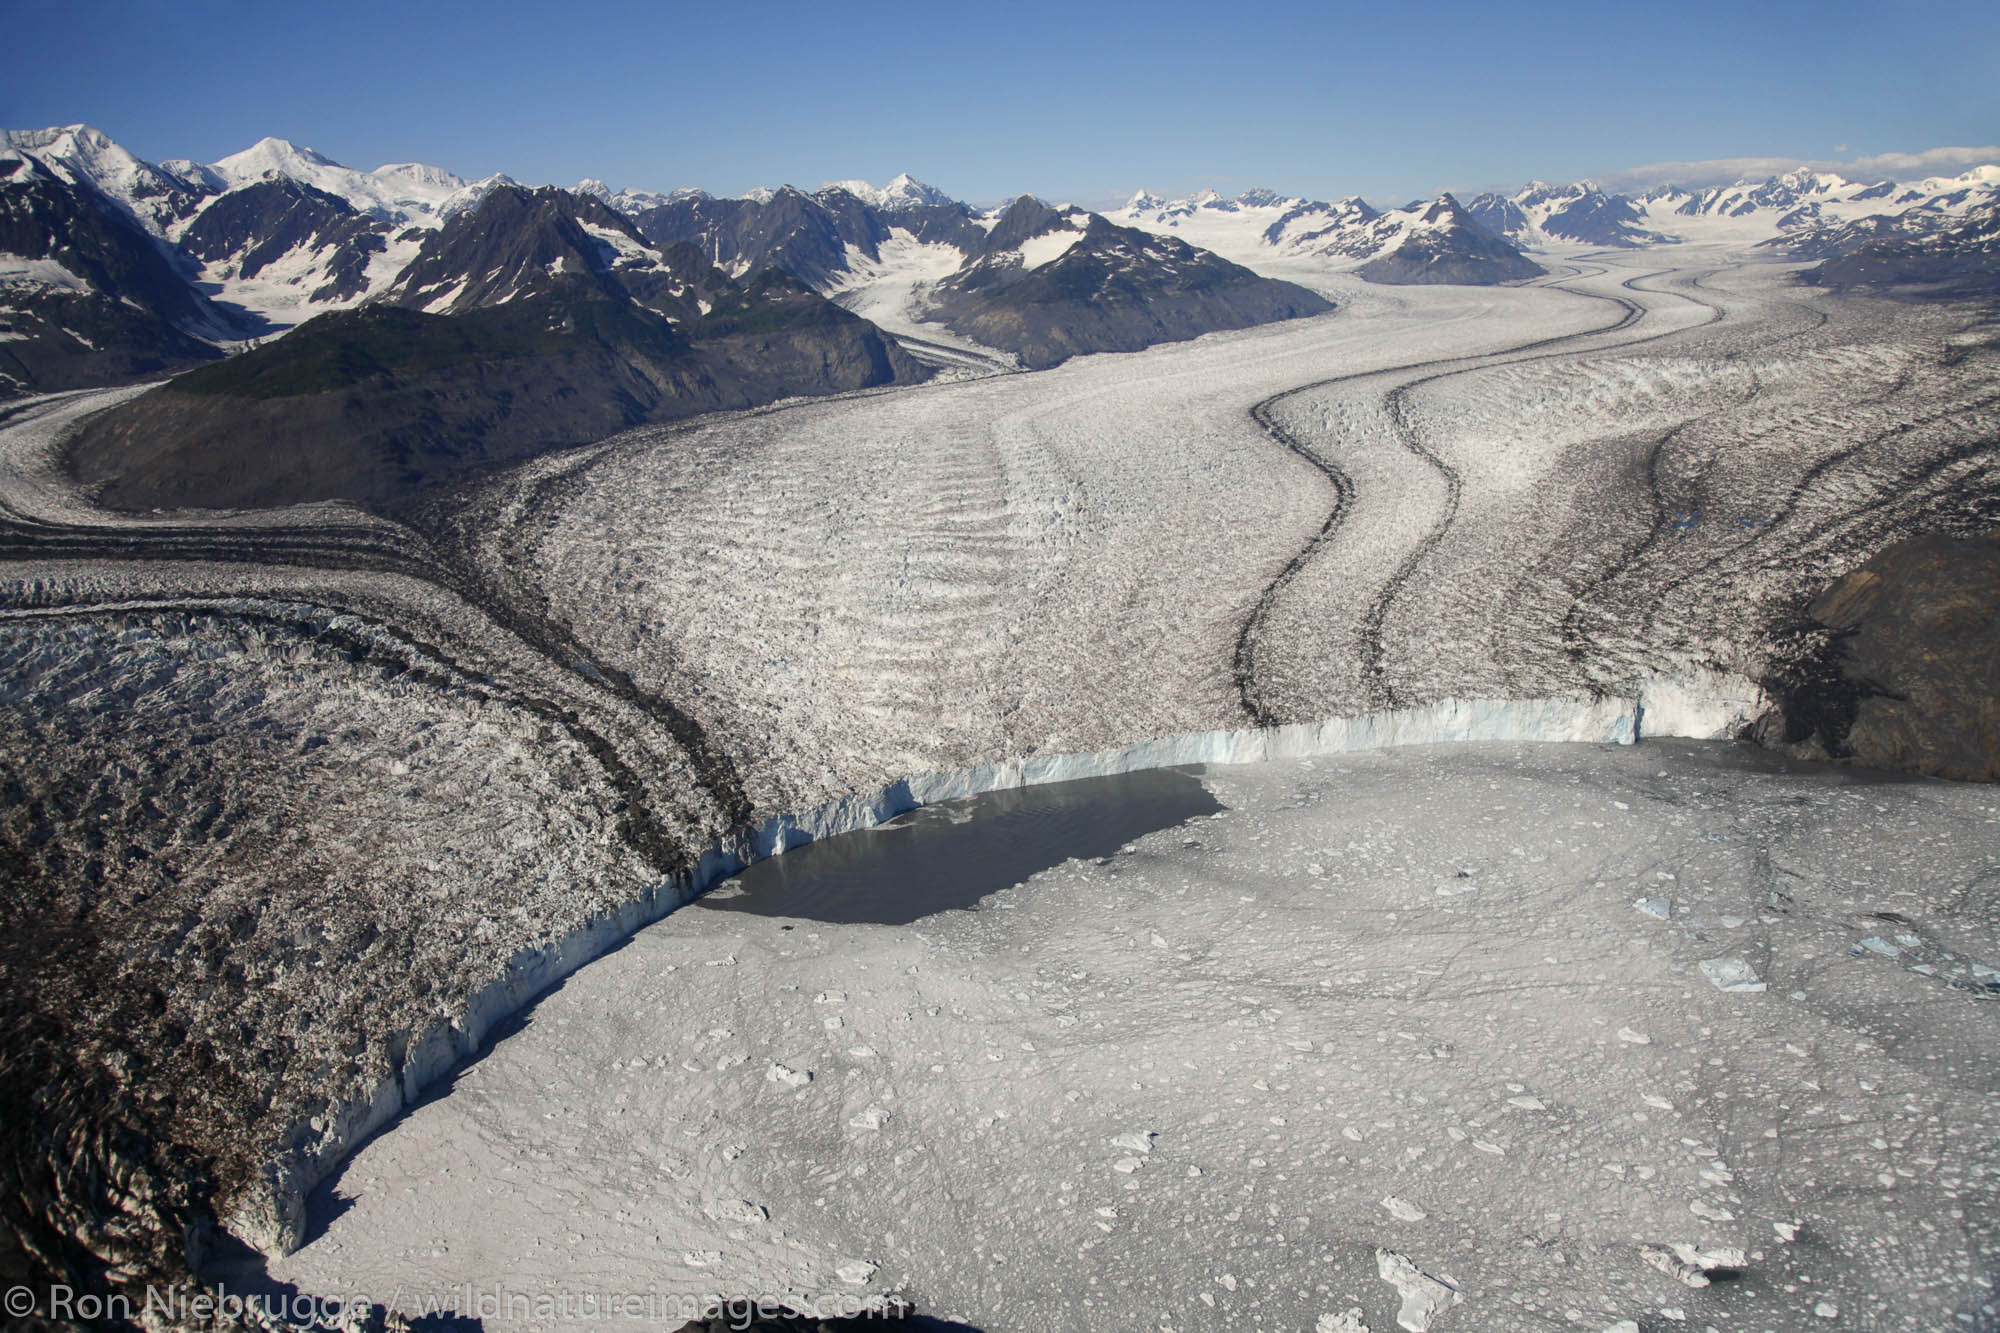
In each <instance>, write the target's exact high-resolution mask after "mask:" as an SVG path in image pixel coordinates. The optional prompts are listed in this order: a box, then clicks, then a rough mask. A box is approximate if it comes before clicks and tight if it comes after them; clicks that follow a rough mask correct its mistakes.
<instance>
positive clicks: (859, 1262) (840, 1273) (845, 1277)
mask: <svg viewBox="0 0 2000 1333" xmlns="http://www.w3.org/2000/svg"><path fill="white" fill-rule="evenodd" d="M880 1267H881V1265H880V1264H877V1263H873V1262H870V1261H869V1260H867V1259H849V1260H848V1261H847V1262H846V1263H844V1264H842V1265H841V1266H840V1267H838V1268H836V1269H834V1270H833V1275H834V1276H835V1277H837V1278H839V1279H840V1280H841V1281H842V1282H845V1283H847V1284H848V1285H850V1286H855V1287H859V1286H861V1285H863V1284H864V1283H866V1282H867V1281H868V1279H869V1278H871V1277H874V1276H875V1270H876V1269H878V1268H880Z"/></svg>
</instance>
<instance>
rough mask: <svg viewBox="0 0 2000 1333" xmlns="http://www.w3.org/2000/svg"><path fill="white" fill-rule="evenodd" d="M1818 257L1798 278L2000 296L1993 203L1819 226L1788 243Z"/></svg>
mask: <svg viewBox="0 0 2000 1333" xmlns="http://www.w3.org/2000/svg"><path fill="white" fill-rule="evenodd" d="M1788 248H1790V249H1791V250H1792V252H1793V253H1795V254H1800V255H1802V256H1804V257H1808V258H1820V259H1821V262H1820V263H1819V264H1817V265H1815V266H1814V267H1812V268H1809V269H1806V270H1805V271H1804V272H1802V273H1800V274H1799V280H1800V281H1801V282H1806V283H1810V284H1813V285H1815V286H1820V287H1827V288H1830V289H1832V290H1834V291H1854V290H1861V291H1871V292H1882V293H1886V294H1893V295H1899V296H1929V297H1937V298H1944V299H1954V300H1955V299H1964V298H1990V297H1991V296H1993V295H1994V294H1995V293H2000V208H1989V209H1987V210H1985V211H1984V212H1982V213H1977V214H1975V215H1973V216H1972V217H1970V218H1968V219H1966V220H1965V221H1963V222H1956V223H1953V222H1951V221H1949V220H1941V219H1939V218H1937V217H1935V216H1934V215H1931V214H1926V213H1917V212H1913V213H1911V214H1908V215H1905V216H1903V217H1898V218H1864V219H1862V220H1861V221H1860V222H1857V223H1850V224H1848V225H1847V226H1844V227H1838V228H1827V229H1820V230H1816V231H1813V232H1810V233H1807V234H1806V235H1804V236H1802V237H1799V238H1798V239H1797V240H1795V241H1792V242H1791V243H1790V245H1789V246H1788Z"/></svg>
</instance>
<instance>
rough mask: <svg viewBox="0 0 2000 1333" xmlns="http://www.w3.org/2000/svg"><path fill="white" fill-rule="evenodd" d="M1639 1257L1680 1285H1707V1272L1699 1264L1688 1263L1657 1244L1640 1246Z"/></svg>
mask: <svg viewBox="0 0 2000 1333" xmlns="http://www.w3.org/2000/svg"><path fill="white" fill-rule="evenodd" d="M1639 1257H1640V1258H1641V1259H1644V1260H1645V1261H1646V1262H1647V1263H1648V1264H1649V1265H1651V1266H1652V1267H1654V1268H1657V1269H1659V1270H1660V1271H1661V1272H1662V1273H1665V1274H1666V1275H1667V1276H1668V1277H1670V1278H1673V1279H1674V1280H1675V1281H1676V1282H1679V1283H1680V1284H1681V1285H1682V1286H1687V1287H1695V1288H1701V1287H1705V1286H1707V1285H1708V1274H1706V1273H1704V1272H1703V1271H1702V1270H1701V1266H1700V1265H1699V1264H1691V1263H1688V1262H1687V1261H1686V1260H1684V1259H1680V1258H1677V1257H1676V1256H1675V1255H1673V1254H1672V1253H1670V1252H1669V1251H1666V1250H1663V1249H1660V1248H1659V1247H1658V1246H1654V1245H1645V1246H1641V1247H1640V1249H1639Z"/></svg>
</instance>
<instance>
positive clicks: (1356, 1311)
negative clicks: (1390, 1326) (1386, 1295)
mask: <svg viewBox="0 0 2000 1333" xmlns="http://www.w3.org/2000/svg"><path fill="white" fill-rule="evenodd" d="M1313 1333H1368V1325H1366V1324H1364V1323H1362V1322H1361V1307H1360V1306H1358V1305H1355V1306H1350V1307H1349V1308H1348V1309H1347V1310H1345V1311H1343V1312H1342V1313H1340V1314H1333V1313H1331V1312H1329V1313H1327V1314H1323V1315H1321V1316H1320V1317H1319V1318H1318V1319H1316V1320H1314V1321H1313Z"/></svg>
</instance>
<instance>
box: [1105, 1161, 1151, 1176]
mask: <svg viewBox="0 0 2000 1333" xmlns="http://www.w3.org/2000/svg"><path fill="white" fill-rule="evenodd" d="M1144 1165H1145V1163H1144V1162H1142V1161H1140V1160H1139V1159H1138V1158H1136V1157H1121V1158H1119V1159H1118V1160H1117V1161H1115V1162H1113V1163H1112V1164H1111V1169H1112V1170H1113V1171H1116V1172H1118V1173H1119V1174H1121V1175H1127V1176H1129V1175H1131V1174H1132V1173H1133V1172H1134V1171H1137V1170H1138V1169H1139V1168H1140V1167H1142V1166H1144Z"/></svg>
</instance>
